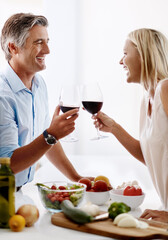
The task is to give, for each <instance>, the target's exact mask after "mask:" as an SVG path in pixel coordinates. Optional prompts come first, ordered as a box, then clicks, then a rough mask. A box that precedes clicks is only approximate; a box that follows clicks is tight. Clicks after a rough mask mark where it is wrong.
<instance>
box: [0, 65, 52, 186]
mask: <svg viewBox="0 0 168 240" xmlns="http://www.w3.org/2000/svg"><path fill="white" fill-rule="evenodd" d="M49 124H50V118H49V111H48V96H47V89H46V84H45V82H44V80H43V78H42V77H41V76H40V75H39V74H36V75H35V76H34V78H33V83H32V89H31V91H30V90H29V89H27V88H26V87H25V85H24V84H23V82H22V81H21V80H20V78H19V77H18V75H17V74H16V73H15V72H14V71H13V69H12V68H11V67H10V65H7V66H6V68H5V70H4V71H3V72H1V73H0V157H11V156H12V154H13V152H14V151H15V149H17V148H19V147H22V146H25V145H27V144H29V143H30V142H32V141H33V140H34V139H35V138H37V137H38V136H39V135H40V134H42V132H43V131H44V130H45V129H46V128H48V127H49ZM23 161H24V159H23ZM34 172H35V164H34V165H32V166H31V167H30V168H27V169H25V170H24V171H22V172H19V173H17V174H15V179H16V186H22V185H23V184H25V183H27V182H30V181H32V179H33V176H34Z"/></svg>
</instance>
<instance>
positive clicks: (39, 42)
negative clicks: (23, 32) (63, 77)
mask: <svg viewBox="0 0 168 240" xmlns="http://www.w3.org/2000/svg"><path fill="white" fill-rule="evenodd" d="M48 41H49V38H48V32H47V28H46V27H44V26H39V25H35V26H34V27H33V28H32V29H31V30H30V31H29V36H28V38H27V40H26V43H25V45H24V47H22V48H19V49H18V53H17V54H16V55H15V56H13V58H14V59H13V60H14V62H15V64H16V65H17V69H20V70H21V71H25V73H28V74H35V73H36V72H38V71H41V70H43V69H45V68H46V65H45V56H46V54H49V53H50V50H49V47H48Z"/></svg>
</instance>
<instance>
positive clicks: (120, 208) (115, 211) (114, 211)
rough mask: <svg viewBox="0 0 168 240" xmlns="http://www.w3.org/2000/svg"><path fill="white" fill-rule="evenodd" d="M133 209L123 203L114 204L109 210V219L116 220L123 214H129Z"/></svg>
mask: <svg viewBox="0 0 168 240" xmlns="http://www.w3.org/2000/svg"><path fill="white" fill-rule="evenodd" d="M130 210H131V208H130V207H129V206H128V205H126V204H125V203H123V202H113V203H112V204H111V205H110V207H109V208H108V212H109V217H110V218H112V219H113V220H114V218H115V217H116V216H117V215H119V214H121V213H126V212H129V211H130Z"/></svg>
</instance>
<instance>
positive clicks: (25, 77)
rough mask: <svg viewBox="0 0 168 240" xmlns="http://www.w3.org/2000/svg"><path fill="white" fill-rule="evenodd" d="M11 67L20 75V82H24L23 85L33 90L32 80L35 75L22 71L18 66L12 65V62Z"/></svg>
mask: <svg viewBox="0 0 168 240" xmlns="http://www.w3.org/2000/svg"><path fill="white" fill-rule="evenodd" d="M9 65H10V66H11V68H12V69H13V71H14V72H15V73H16V74H17V75H18V77H19V78H20V80H21V81H22V82H23V84H24V85H25V86H26V87H27V88H28V89H30V90H31V87H32V80H33V77H34V74H33V73H29V72H26V71H25V70H24V69H21V68H19V67H17V66H15V65H14V64H12V62H9Z"/></svg>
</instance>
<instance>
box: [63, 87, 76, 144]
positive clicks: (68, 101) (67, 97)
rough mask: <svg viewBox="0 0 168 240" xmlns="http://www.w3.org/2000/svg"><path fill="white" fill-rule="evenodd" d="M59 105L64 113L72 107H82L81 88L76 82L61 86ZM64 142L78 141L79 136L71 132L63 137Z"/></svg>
mask: <svg viewBox="0 0 168 240" xmlns="http://www.w3.org/2000/svg"><path fill="white" fill-rule="evenodd" d="M59 106H60V109H61V111H62V112H63V113H65V112H68V111H70V110H72V109H76V108H78V109H79V108H80V95H79V88H78V86H77V85H75V84H69V85H64V86H62V88H61V91H60V96H59ZM62 141H64V142H76V141H78V139H77V137H76V136H74V135H73V134H69V135H68V136H66V137H65V138H63V139H62Z"/></svg>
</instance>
